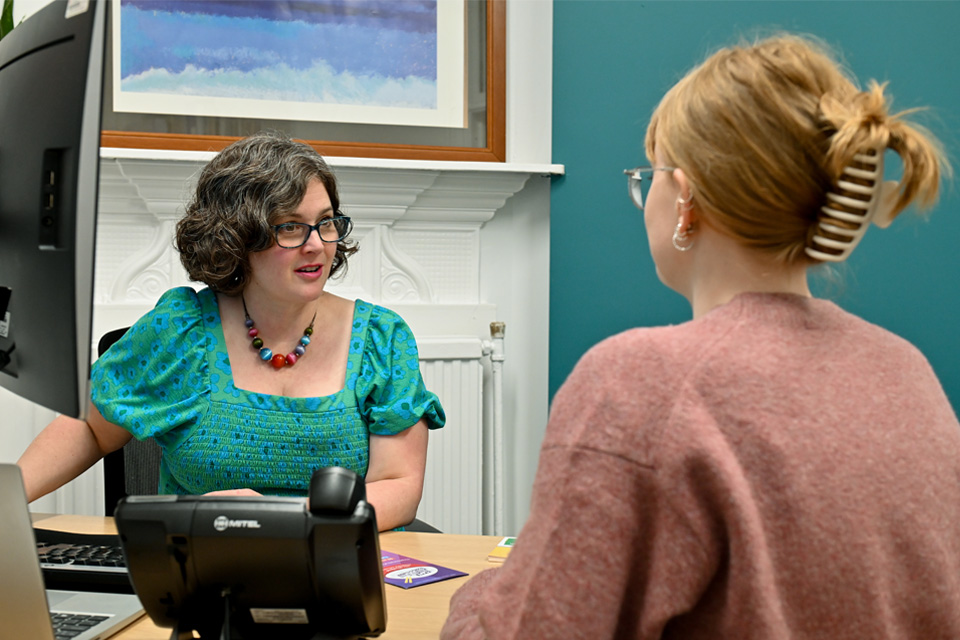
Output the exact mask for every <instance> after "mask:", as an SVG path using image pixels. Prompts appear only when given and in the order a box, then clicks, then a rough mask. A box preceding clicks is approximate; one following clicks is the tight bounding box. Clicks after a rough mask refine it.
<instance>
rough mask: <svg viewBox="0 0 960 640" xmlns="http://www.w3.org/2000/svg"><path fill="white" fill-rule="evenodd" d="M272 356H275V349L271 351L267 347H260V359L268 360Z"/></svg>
mask: <svg viewBox="0 0 960 640" xmlns="http://www.w3.org/2000/svg"><path fill="white" fill-rule="evenodd" d="M272 357H273V351H270V349H267V348H266V347H264V348H263V349H260V359H261V360H264V361H266V360H269V359H270V358H272Z"/></svg>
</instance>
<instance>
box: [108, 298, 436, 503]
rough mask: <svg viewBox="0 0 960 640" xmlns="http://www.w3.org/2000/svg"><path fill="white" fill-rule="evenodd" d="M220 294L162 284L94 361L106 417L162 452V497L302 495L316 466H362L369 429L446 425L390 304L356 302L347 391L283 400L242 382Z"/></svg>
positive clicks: (364, 465)
mask: <svg viewBox="0 0 960 640" xmlns="http://www.w3.org/2000/svg"><path fill="white" fill-rule="evenodd" d="M225 344H226V343H225V341H224V338H223V327H222V325H221V324H220V311H219V307H218V305H217V298H216V294H214V292H213V291H211V290H210V289H203V290H201V291H199V292H196V291H194V290H193V289H191V288H189V287H180V288H177V289H171V290H170V291H167V292H166V293H165V294H164V295H163V296H162V297H161V298H160V301H159V302H158V303H157V306H156V307H155V308H154V309H153V310H152V311H150V312H149V313H147V314H146V315H145V316H143V317H142V318H141V319H140V320H139V321H137V323H136V324H135V325H133V326H132V327H131V328H130V330H128V331H127V333H126V334H125V335H124V336H123V338H121V339H120V340H119V341H118V342H117V343H115V344H114V345H113V346H112V347H111V348H110V349H109V350H108V351H107V352H106V353H104V354H103V355H102V356H101V357H100V358H99V359H97V361H96V362H95V363H94V365H93V368H92V371H91V381H92V384H91V397H92V400H93V403H94V405H96V407H97V409H99V410H100V413H102V414H103V416H104V417H105V418H106V419H107V420H109V421H110V422H112V423H114V424H116V425H119V426H121V427H123V428H125V429H126V430H128V431H129V432H130V433H131V434H133V436H134V437H136V438H138V439H140V440H144V439H146V438H151V437H152V438H155V439H156V441H157V442H158V443H159V444H160V447H161V448H162V449H163V459H162V460H161V463H160V486H159V493H161V494H202V493H206V492H208V491H216V490H220V489H236V488H241V487H248V488H251V489H255V490H256V491H259V492H261V493H264V494H268V495H305V494H306V489H307V486H308V484H309V481H310V476H311V475H312V473H313V471H314V470H315V469H318V468H320V467H327V466H341V467H346V468H348V469H352V470H353V471H355V472H357V473H358V474H360V475H361V476H365V475H366V472H367V463H368V459H369V434H371V433H373V434H378V435H392V434H396V433H399V432H401V431H403V430H404V429H407V428H409V427H411V426H413V425H414V424H416V423H417V422H418V421H419V420H420V419H421V418H425V419H426V422H427V426H428V427H429V428H431V429H437V428H440V427H442V426H443V424H444V421H445V417H444V413H443V408H442V407H441V406H440V401H439V400H438V399H437V396H436V395H434V394H433V393H430V392H429V391H427V389H426V388H425V387H424V384H423V379H422V378H421V376H420V360H419V356H418V353H417V343H416V341H415V339H414V336H413V333H412V332H411V331H410V328H409V327H408V326H407V324H406V323H405V322H404V321H403V319H402V318H401V317H400V316H398V315H397V314H396V313H394V312H393V311H390V310H389V309H385V308H383V307H379V306H377V305H373V304H370V303H367V302H363V301H362V300H357V302H356V305H355V307H354V315H353V331H352V334H351V336H350V353H349V356H348V360H347V374H346V383H345V386H344V388H343V389H342V390H341V391H339V392H337V393H335V394H333V395H329V396H323V397H318V398H290V397H286V396H274V395H268V394H263V393H254V392H252V391H245V390H243V389H238V388H237V387H236V386H234V384H233V375H232V370H231V368H230V360H229V358H228V357H227V351H226V346H225Z"/></svg>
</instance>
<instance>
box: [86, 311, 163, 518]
mask: <svg viewBox="0 0 960 640" xmlns="http://www.w3.org/2000/svg"><path fill="white" fill-rule="evenodd" d="M127 329H128V327H124V328H123V329H114V330H113V331H108V332H107V333H105V334H103V336H101V338H100V342H99V343H97V355H101V356H102V355H103V353H104V352H105V351H106V350H107V349H109V348H110V346H111V345H112V344H113V343H114V342H116V341H117V340H119V339H120V338H121V337H122V336H123V334H124V333H126V332H127ZM161 454H162V452H161V451H160V445H158V444H157V443H156V441H155V440H153V439H152V438H150V439H149V440H144V441H142V442H141V441H140V440H137V439H136V438H134V439H132V440H130V442H128V443H127V444H125V445H124V446H123V448H121V449H117V450H116V451H113V452H111V453H108V454H107V455H106V456H105V457H104V458H103V502H104V505H103V506H104V511H105V512H106V514H107V515H108V516H112V515H113V511H114V509H116V508H117V503H118V502H119V501H120V498H125V497H126V496H131V495H133V496H136V495H153V494H155V493H156V492H157V485H158V484H159V481H160V456H161Z"/></svg>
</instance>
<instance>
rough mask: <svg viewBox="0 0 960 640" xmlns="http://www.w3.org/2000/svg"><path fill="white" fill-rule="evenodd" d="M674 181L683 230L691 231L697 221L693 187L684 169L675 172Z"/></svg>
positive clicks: (679, 217) (679, 219) (678, 213)
mask: <svg viewBox="0 0 960 640" xmlns="http://www.w3.org/2000/svg"><path fill="white" fill-rule="evenodd" d="M673 180H674V182H676V183H677V187H679V188H678V190H677V216H678V222H679V223H680V224H681V226H682V228H684V229H690V228H692V226H693V224H694V223H695V222H696V221H697V213H696V207H697V203H696V202H694V199H693V186H692V185H691V184H690V180H689V179H687V174H686V173H684V171H683V169H674V170H673Z"/></svg>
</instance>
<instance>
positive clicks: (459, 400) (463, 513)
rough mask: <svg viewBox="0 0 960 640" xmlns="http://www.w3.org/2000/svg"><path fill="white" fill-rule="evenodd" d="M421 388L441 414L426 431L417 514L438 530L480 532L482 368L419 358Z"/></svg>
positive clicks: (475, 361) (462, 361)
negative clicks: (441, 420) (436, 425)
mask: <svg viewBox="0 0 960 640" xmlns="http://www.w3.org/2000/svg"><path fill="white" fill-rule="evenodd" d="M420 371H421V372H422V373H423V378H424V382H425V383H426V385H427V388H428V389H430V390H431V391H433V392H434V393H436V394H437V396H438V397H439V398H440V402H441V403H442V404H443V408H444V410H445V411H446V414H447V424H446V426H445V427H444V428H443V429H438V430H434V431H431V432H430V443H429V445H428V448H427V472H426V479H425V480H424V483H423V499H422V500H421V502H420V509H419V511H418V512H417V517H418V518H420V519H421V520H423V521H425V522H428V523H429V524H432V525H433V526H435V527H437V528H438V529H440V530H441V531H443V532H444V533H472V534H476V533H481V532H482V531H483V420H482V407H483V367H482V364H481V361H480V360H479V359H472V360H467V359H460V360H421V364H420Z"/></svg>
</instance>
